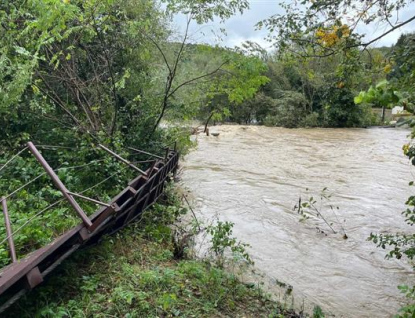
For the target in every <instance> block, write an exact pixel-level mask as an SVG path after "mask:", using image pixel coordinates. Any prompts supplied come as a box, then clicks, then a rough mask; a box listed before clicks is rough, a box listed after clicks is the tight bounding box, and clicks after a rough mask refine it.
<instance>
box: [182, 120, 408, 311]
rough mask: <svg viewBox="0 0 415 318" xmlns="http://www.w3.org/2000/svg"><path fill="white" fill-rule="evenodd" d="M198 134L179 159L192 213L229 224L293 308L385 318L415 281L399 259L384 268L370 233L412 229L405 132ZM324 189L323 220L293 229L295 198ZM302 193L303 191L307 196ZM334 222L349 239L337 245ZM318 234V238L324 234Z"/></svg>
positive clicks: (246, 130)
mask: <svg viewBox="0 0 415 318" xmlns="http://www.w3.org/2000/svg"><path fill="white" fill-rule="evenodd" d="M211 131H213V132H219V133H220V135H219V136H218V137H214V136H211V137H206V136H202V135H199V136H198V138H197V139H198V146H197V149H195V150H194V151H192V152H191V153H190V154H189V155H187V156H186V158H185V160H184V163H183V165H184V172H183V183H184V185H185V186H186V187H187V188H188V189H189V190H190V191H191V192H192V195H193V197H194V206H195V210H196V213H197V214H198V216H199V217H200V218H203V219H205V220H212V219H213V218H215V217H216V216H217V217H218V218H219V219H220V220H223V221H232V222H234V223H235V227H234V234H235V236H237V237H238V239H240V240H242V241H244V242H247V243H249V244H250V245H251V248H250V249H249V252H250V254H251V256H252V258H253V259H254V261H255V266H256V268H257V269H258V270H259V271H261V272H263V273H264V274H265V275H266V279H267V280H268V281H269V282H271V285H272V282H275V281H279V282H284V283H286V284H290V285H291V286H293V291H294V299H295V302H296V303H297V304H300V303H303V302H304V303H305V304H309V305H319V306H320V307H321V308H322V309H323V311H325V312H326V313H330V314H333V315H335V316H336V317H392V316H393V315H394V314H396V312H397V310H398V309H399V307H400V306H401V305H402V303H403V301H404V300H405V299H404V297H403V296H402V295H401V294H400V292H399V290H398V289H397V285H399V284H403V283H410V281H411V280H412V281H413V278H414V276H413V274H411V266H410V264H408V263H407V262H405V261H398V260H386V259H385V251H384V250H382V249H378V248H376V246H375V245H374V244H373V243H372V242H369V241H367V238H368V236H369V234H370V233H371V232H396V231H410V228H409V226H406V225H405V223H404V219H403V217H402V216H401V214H400V213H401V211H403V210H404V209H405V204H404V203H405V200H406V199H407V197H408V196H409V195H410V194H411V192H410V188H409V186H408V182H409V181H411V178H413V175H414V174H413V170H412V167H411V165H410V164H409V161H408V160H407V159H406V158H405V157H404V156H403V154H402V150H401V149H402V145H403V144H404V143H406V142H407V141H408V137H407V136H408V134H409V130H405V129H376V128H373V129H283V128H267V127H259V126H246V127H245V126H220V127H212V129H211ZM324 187H328V189H329V191H330V193H334V194H333V197H332V198H331V200H330V204H332V205H333V206H336V207H337V206H338V207H339V210H337V213H336V215H337V217H335V216H334V215H333V214H332V213H331V211H330V210H329V209H328V207H327V206H323V207H322V210H321V212H322V214H323V215H324V216H325V217H326V218H327V219H328V220H329V222H330V223H331V222H332V223H333V227H334V229H335V230H336V231H338V232H339V233H337V234H334V233H332V232H330V230H329V229H328V227H327V226H326V224H325V223H324V222H323V221H322V220H321V219H320V218H313V217H311V218H310V219H308V220H306V221H304V222H300V216H299V214H298V213H297V211H294V210H293V207H294V205H295V204H296V203H297V202H298V199H299V196H300V195H301V196H302V197H303V198H305V197H307V196H309V194H315V197H318V193H319V192H320V191H321V190H322V189H323V188H324ZM306 188H308V189H309V191H308V192H307V191H306ZM340 223H341V224H342V225H343V227H344V229H345V231H346V233H347V235H348V239H347V240H345V239H343V237H342V234H341V233H340V232H341V227H340ZM318 229H320V230H323V231H324V232H325V233H321V231H319V230H318Z"/></svg>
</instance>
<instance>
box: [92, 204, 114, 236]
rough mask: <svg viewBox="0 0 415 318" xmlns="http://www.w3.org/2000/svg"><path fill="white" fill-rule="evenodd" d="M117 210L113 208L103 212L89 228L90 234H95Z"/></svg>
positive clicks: (110, 207)
mask: <svg viewBox="0 0 415 318" xmlns="http://www.w3.org/2000/svg"><path fill="white" fill-rule="evenodd" d="M114 212H115V209H114V207H112V206H109V207H107V208H106V209H105V210H104V212H102V213H101V214H100V215H99V216H98V218H97V219H96V220H95V221H94V222H93V223H92V225H91V226H90V227H89V228H88V231H89V232H94V231H95V230H96V229H97V228H98V227H99V226H100V225H101V224H102V223H103V222H104V221H105V220H106V219H107V218H108V217H109V216H111V214H114Z"/></svg>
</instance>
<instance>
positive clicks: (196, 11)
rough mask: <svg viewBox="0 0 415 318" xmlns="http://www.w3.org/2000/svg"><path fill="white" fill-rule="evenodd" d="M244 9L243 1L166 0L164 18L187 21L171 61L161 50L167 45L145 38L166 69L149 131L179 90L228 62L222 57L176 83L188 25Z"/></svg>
mask: <svg viewBox="0 0 415 318" xmlns="http://www.w3.org/2000/svg"><path fill="white" fill-rule="evenodd" d="M246 8H248V1H246V0H243V1H235V0H214V1H209V2H208V3H207V2H206V1H202V0H198V1H191V0H174V1H168V4H167V12H166V13H167V15H168V16H174V15H176V14H184V15H186V16H187V21H186V26H185V31H184V35H183V37H182V40H181V41H180V42H179V43H178V45H177V47H178V49H177V51H175V53H174V55H173V56H172V57H171V58H169V54H168V53H167V52H166V50H165V49H163V47H164V48H169V47H171V45H168V43H167V45H166V44H164V45H163V44H160V43H158V42H157V41H156V40H154V39H152V38H151V37H149V39H150V41H151V42H152V43H153V44H154V46H155V47H156V48H157V50H158V51H159V53H160V55H161V56H162V59H163V62H164V66H165V68H166V79H165V84H164V89H163V93H162V100H161V110H160V113H159V115H158V118H157V120H156V122H155V124H154V127H153V130H152V131H153V132H154V131H155V130H156V129H157V127H158V126H159V124H160V122H161V120H162V119H163V117H164V115H165V113H166V110H167V109H168V108H169V107H170V104H171V103H170V100H171V98H172V97H173V96H174V95H175V94H176V93H177V92H178V91H179V90H180V89H182V88H183V87H185V86H188V85H193V84H195V83H197V82H199V81H201V80H203V79H206V78H208V77H211V76H214V75H215V74H216V73H218V72H219V71H220V70H221V69H222V68H223V67H224V66H225V65H226V64H227V63H228V61H227V60H226V58H225V59H223V61H222V62H221V63H219V64H218V65H217V66H215V67H213V68H212V69H211V70H209V71H207V72H204V73H201V74H199V75H197V76H195V77H190V78H186V79H184V80H183V81H180V82H179V81H178V79H179V76H178V74H179V71H180V67H181V66H182V63H183V60H184V56H185V55H186V50H187V49H188V48H189V46H188V45H187V44H188V41H189V37H190V34H189V30H190V25H191V23H193V22H196V23H198V24H204V23H208V22H211V21H213V20H214V18H215V17H219V18H220V19H221V21H225V20H226V19H228V18H229V17H231V16H232V15H233V14H235V13H236V12H240V13H242V12H243V10H244V9H246Z"/></svg>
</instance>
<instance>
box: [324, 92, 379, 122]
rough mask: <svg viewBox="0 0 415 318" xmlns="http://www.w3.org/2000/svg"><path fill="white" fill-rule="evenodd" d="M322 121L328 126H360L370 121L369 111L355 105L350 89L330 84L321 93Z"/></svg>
mask: <svg viewBox="0 0 415 318" xmlns="http://www.w3.org/2000/svg"><path fill="white" fill-rule="evenodd" d="M323 98H324V110H323V116H324V122H325V126H328V127H361V126H367V125H369V124H370V123H371V113H370V109H369V110H368V109H367V108H365V107H364V106H356V105H355V103H354V94H353V93H352V92H351V91H350V89H348V88H346V87H343V88H339V87H335V86H331V87H329V88H327V91H326V92H325V93H324V94H323Z"/></svg>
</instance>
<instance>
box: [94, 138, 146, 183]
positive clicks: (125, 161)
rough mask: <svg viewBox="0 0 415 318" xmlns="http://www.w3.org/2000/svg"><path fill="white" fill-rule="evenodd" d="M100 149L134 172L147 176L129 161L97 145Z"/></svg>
mask: <svg viewBox="0 0 415 318" xmlns="http://www.w3.org/2000/svg"><path fill="white" fill-rule="evenodd" d="M99 146H100V148H102V149H103V150H105V151H106V152H108V153H109V154H110V155H112V156H113V157H114V158H116V159H118V160H119V161H121V162H123V163H125V164H126V165H128V166H129V167H131V168H133V169H134V170H136V171H138V172H140V173H141V174H143V175H145V176H146V175H147V173H146V172H145V171H143V170H141V169H140V168H138V167H136V166H135V165H133V164H132V163H131V162H130V161H128V160H127V159H124V158H123V157H121V156H120V155H117V154H116V153H115V152H114V151H112V150H110V149H108V148H107V147H105V146H104V145H101V144H99Z"/></svg>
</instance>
